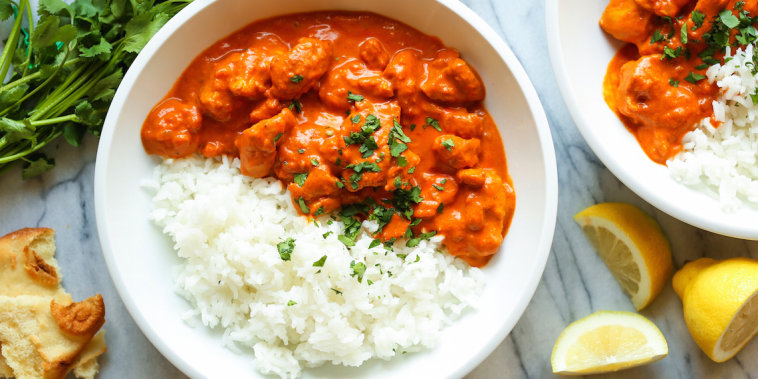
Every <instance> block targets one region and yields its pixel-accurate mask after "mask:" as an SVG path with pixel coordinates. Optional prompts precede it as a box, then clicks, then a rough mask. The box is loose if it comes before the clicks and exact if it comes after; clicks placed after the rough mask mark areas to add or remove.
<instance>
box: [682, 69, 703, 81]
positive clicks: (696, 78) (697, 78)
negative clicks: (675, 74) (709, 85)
mask: <svg viewBox="0 0 758 379" xmlns="http://www.w3.org/2000/svg"><path fill="white" fill-rule="evenodd" d="M703 79H705V75H700V74H697V73H694V72H692V71H690V73H689V74H687V77H686V78H684V80H686V81H688V82H690V83H692V84H697V82H699V81H701V80H703Z"/></svg>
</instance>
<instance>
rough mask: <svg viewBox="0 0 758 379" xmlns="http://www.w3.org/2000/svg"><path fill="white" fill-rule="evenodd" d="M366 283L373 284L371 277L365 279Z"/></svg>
mask: <svg viewBox="0 0 758 379" xmlns="http://www.w3.org/2000/svg"><path fill="white" fill-rule="evenodd" d="M366 283H368V285H372V284H374V282H372V281H371V279H366Z"/></svg>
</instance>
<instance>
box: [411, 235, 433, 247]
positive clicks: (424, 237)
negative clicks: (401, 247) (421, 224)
mask: <svg viewBox="0 0 758 379" xmlns="http://www.w3.org/2000/svg"><path fill="white" fill-rule="evenodd" d="M435 235H437V231H431V232H429V233H421V234H420V235H419V236H418V237H416V238H411V239H409V240H408V242H406V243H405V246H407V247H415V246H418V244H419V243H420V242H421V241H422V240H428V239H429V238H431V237H434V236H435Z"/></svg>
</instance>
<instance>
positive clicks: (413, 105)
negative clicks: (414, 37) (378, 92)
mask: <svg viewBox="0 0 758 379" xmlns="http://www.w3.org/2000/svg"><path fill="white" fill-rule="evenodd" d="M423 68H424V67H423V66H422V64H421V61H420V60H419V58H418V52H417V51H416V50H411V49H405V50H401V51H399V52H397V53H396V54H395V55H394V56H393V57H392V59H390V62H389V63H388V64H387V67H386V68H385V69H384V77H385V78H387V79H389V80H390V81H391V82H392V87H393V88H394V90H395V97H396V98H397V101H398V103H399V104H400V107H401V108H402V110H403V115H404V116H406V117H409V118H414V117H420V116H424V115H426V114H428V109H427V108H428V105H429V101H428V100H427V99H425V98H424V96H423V95H422V94H421V92H420V90H419V88H418V78H419V77H420V76H421V75H422V72H423Z"/></svg>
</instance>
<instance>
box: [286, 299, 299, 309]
mask: <svg viewBox="0 0 758 379" xmlns="http://www.w3.org/2000/svg"><path fill="white" fill-rule="evenodd" d="M295 304H297V303H296V302H295V301H294V300H290V301H288V302H287V306H288V307H291V306H293V305H295Z"/></svg>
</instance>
